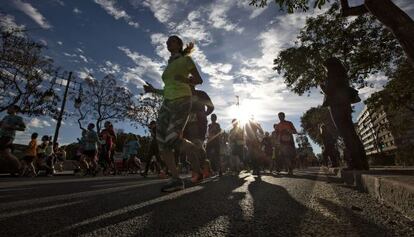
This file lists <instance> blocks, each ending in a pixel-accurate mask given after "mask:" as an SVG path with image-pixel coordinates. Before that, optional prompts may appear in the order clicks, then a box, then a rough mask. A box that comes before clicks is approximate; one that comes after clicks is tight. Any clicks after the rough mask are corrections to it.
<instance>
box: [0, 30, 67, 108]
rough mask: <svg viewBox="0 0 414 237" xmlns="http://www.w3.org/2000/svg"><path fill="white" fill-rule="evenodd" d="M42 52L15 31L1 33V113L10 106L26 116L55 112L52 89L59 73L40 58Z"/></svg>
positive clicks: (41, 49)
mask: <svg viewBox="0 0 414 237" xmlns="http://www.w3.org/2000/svg"><path fill="white" fill-rule="evenodd" d="M43 49H44V46H43V45H42V44H39V43H37V42H35V41H33V40H31V39H30V38H28V37H27V36H22V35H21V34H19V32H18V31H15V30H13V29H11V30H4V29H1V45H0V112H3V111H5V110H6V109H7V108H8V107H9V106H11V105H18V106H19V107H20V108H21V112H22V113H24V114H26V115H28V116H36V115H45V114H47V113H52V114H54V113H56V112H57V110H56V106H57V103H58V102H59V100H60V99H59V97H58V96H57V95H56V94H55V93H54V92H53V87H54V86H55V83H54V82H55V81H56V77H58V71H59V70H58V69H57V68H55V67H54V66H53V61H52V60H51V59H50V58H48V57H46V56H44V55H43V54H42V53H43V52H42V51H43ZM47 98H51V99H52V100H50V101H49V100H46V99H47Z"/></svg>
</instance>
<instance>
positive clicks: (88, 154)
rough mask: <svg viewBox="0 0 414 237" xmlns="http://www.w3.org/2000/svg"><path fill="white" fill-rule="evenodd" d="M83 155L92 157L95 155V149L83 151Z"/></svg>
mask: <svg viewBox="0 0 414 237" xmlns="http://www.w3.org/2000/svg"><path fill="white" fill-rule="evenodd" d="M83 155H85V156H87V157H88V158H92V159H94V158H95V156H96V150H89V151H83Z"/></svg>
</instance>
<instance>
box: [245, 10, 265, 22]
mask: <svg viewBox="0 0 414 237" xmlns="http://www.w3.org/2000/svg"><path fill="white" fill-rule="evenodd" d="M265 10H266V8H256V9H254V10H253V11H252V13H251V14H250V16H249V19H250V20H251V19H254V18H256V17H258V16H260V15H261V14H262V13H263V12H264V11H265Z"/></svg>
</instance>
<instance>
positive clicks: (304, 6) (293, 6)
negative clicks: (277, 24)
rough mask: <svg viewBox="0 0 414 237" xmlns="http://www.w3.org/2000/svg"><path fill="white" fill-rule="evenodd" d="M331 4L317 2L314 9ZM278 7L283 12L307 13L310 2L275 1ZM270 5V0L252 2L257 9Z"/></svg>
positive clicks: (300, 0)
mask: <svg viewBox="0 0 414 237" xmlns="http://www.w3.org/2000/svg"><path fill="white" fill-rule="evenodd" d="M327 2H329V0H315V1H314V4H313V7H314V8H316V7H317V8H319V9H320V8H322V6H323V5H325V3H327ZM275 3H276V5H278V6H279V8H280V9H281V10H282V11H283V10H285V9H286V10H287V12H288V13H293V12H294V11H296V10H298V11H304V12H306V11H307V10H309V3H310V1H309V0H275ZM267 4H268V0H251V1H250V5H252V6H256V7H265V6H267Z"/></svg>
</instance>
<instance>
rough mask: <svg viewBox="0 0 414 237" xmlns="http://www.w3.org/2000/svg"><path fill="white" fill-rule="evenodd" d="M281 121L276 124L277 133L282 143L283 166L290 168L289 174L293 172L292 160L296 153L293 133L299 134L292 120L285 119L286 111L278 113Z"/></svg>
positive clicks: (281, 158) (281, 157) (281, 156)
mask: <svg viewBox="0 0 414 237" xmlns="http://www.w3.org/2000/svg"><path fill="white" fill-rule="evenodd" d="M278 116H279V120H280V122H279V123H278V124H277V125H276V130H275V132H276V134H277V137H278V140H279V144H280V152H279V155H280V161H281V163H282V164H281V165H282V167H284V168H285V169H287V170H288V174H289V175H292V174H293V165H292V161H293V159H294V158H295V155H296V149H295V142H294V140H293V134H297V131H296V128H295V126H293V123H292V122H290V121H287V120H285V113H283V112H280V113H279V114H278Z"/></svg>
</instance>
